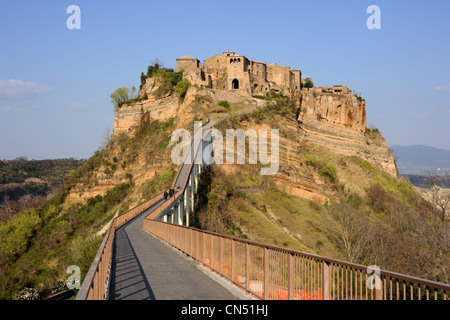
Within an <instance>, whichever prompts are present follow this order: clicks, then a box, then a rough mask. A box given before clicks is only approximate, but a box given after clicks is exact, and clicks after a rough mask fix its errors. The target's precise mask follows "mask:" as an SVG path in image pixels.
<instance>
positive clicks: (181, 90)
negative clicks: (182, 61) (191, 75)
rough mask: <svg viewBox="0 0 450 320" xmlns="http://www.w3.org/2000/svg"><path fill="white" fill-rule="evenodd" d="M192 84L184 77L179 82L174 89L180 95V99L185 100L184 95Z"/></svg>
mask: <svg viewBox="0 0 450 320" xmlns="http://www.w3.org/2000/svg"><path fill="white" fill-rule="evenodd" d="M190 86H191V82H190V81H189V80H188V79H182V80H181V81H180V82H178V83H177V85H176V86H175V89H174V91H175V92H176V93H177V94H178V95H179V97H180V100H184V97H185V96H186V93H187V91H188V89H189V87H190Z"/></svg>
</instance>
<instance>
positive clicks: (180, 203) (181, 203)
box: [177, 199, 184, 226]
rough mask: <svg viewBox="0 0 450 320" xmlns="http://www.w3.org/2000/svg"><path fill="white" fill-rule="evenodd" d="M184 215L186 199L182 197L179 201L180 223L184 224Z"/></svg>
mask: <svg viewBox="0 0 450 320" xmlns="http://www.w3.org/2000/svg"><path fill="white" fill-rule="evenodd" d="M183 215H184V199H181V200H180V202H179V203H178V222H177V223H178V225H180V226H182V225H183Z"/></svg>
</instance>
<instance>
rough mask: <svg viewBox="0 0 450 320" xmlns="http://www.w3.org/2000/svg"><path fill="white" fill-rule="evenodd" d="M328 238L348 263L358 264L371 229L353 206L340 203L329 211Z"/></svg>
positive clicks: (366, 220)
mask: <svg viewBox="0 0 450 320" xmlns="http://www.w3.org/2000/svg"><path fill="white" fill-rule="evenodd" d="M330 216H331V218H332V220H331V221H328V223H327V224H326V225H327V231H328V236H329V238H330V239H331V241H333V242H334V243H335V244H336V246H337V247H338V248H339V249H340V250H341V252H342V253H343V254H344V255H345V257H346V258H347V259H348V260H349V261H350V262H358V261H359V260H360V259H362V258H363V252H364V250H365V249H366V248H367V246H368V241H369V239H370V233H371V229H370V228H369V227H368V226H369V223H368V222H369V221H368V219H367V218H366V217H365V216H364V214H363V213H362V212H360V211H359V210H358V209H357V208H356V207H355V206H354V205H352V204H350V203H346V202H344V201H342V202H341V203H340V204H339V205H338V206H336V207H332V208H331V210H330Z"/></svg>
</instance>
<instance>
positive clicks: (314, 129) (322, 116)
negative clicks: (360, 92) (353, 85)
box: [297, 91, 397, 177]
mask: <svg viewBox="0 0 450 320" xmlns="http://www.w3.org/2000/svg"><path fill="white" fill-rule="evenodd" d="M298 103H299V112H298V117H297V121H298V125H299V128H300V129H301V136H302V138H304V139H307V140H309V141H312V142H314V143H317V144H320V145H323V146H326V147H328V148H329V149H331V150H333V151H334V152H337V153H339V154H343V155H348V156H353V155H355V156H359V157H360V158H362V159H364V160H367V161H369V162H370V163H371V164H372V165H374V166H378V167H380V168H381V169H383V170H384V171H386V172H387V173H389V174H390V175H392V176H393V177H395V176H396V175H397V171H396V167H395V163H394V156H393V153H392V152H390V151H389V150H388V149H387V147H386V141H385V139H384V138H383V137H382V136H381V134H379V133H378V132H370V131H367V130H366V124H367V119H366V109H365V101H364V100H363V99H361V98H358V97H356V96H354V95H353V94H351V93H345V94H337V93H325V92H323V93H317V92H308V91H306V92H302V93H301V94H299V96H298Z"/></svg>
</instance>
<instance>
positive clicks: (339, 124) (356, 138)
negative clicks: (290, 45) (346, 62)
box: [98, 79, 396, 203]
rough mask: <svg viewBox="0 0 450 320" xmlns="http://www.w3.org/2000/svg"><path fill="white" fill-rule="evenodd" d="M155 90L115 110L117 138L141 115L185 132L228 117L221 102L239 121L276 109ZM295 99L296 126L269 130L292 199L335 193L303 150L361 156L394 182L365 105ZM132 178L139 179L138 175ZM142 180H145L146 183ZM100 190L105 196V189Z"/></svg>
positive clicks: (211, 94) (348, 99)
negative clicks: (276, 138) (198, 122)
mask: <svg viewBox="0 0 450 320" xmlns="http://www.w3.org/2000/svg"><path fill="white" fill-rule="evenodd" d="M156 89H157V86H156V85H155V84H154V82H153V81H151V79H148V80H147V82H146V83H145V85H144V86H143V87H142V88H141V90H140V93H139V94H140V95H144V94H147V96H148V99H147V100H145V101H142V102H137V103H134V104H125V105H123V106H121V107H120V108H118V109H117V110H116V112H115V121H114V134H113V136H117V135H120V133H127V134H130V132H131V129H132V128H133V126H135V125H136V124H138V123H139V121H140V119H141V117H142V113H143V112H148V113H149V114H150V117H151V118H152V119H157V120H161V121H164V120H167V119H170V118H173V119H174V121H175V127H187V126H189V124H190V122H192V120H193V119H204V120H206V118H207V117H215V116H217V114H218V113H224V114H227V110H219V109H220V108H219V109H218V102H219V101H222V100H227V101H228V102H229V103H230V104H232V111H231V112H232V114H235V115H236V114H238V113H240V111H244V112H249V111H251V110H256V109H257V108H264V107H265V106H266V104H267V103H274V102H273V100H272V102H271V101H268V100H261V99H256V98H252V97H251V96H249V95H248V92H247V91H245V92H244V91H240V90H236V91H220V90H209V89H200V88H197V87H194V86H191V87H190V88H189V90H188V92H187V94H186V96H185V98H184V100H180V99H179V98H178V96H177V95H175V94H168V95H166V96H163V97H156V96H155V94H154V92H155V90H156ZM292 98H293V100H294V101H295V102H296V104H297V113H296V116H295V117H296V119H294V118H293V119H292V120H293V121H290V120H289V121H286V119H283V118H280V119H277V120H276V121H275V119H272V122H271V123H270V125H269V126H270V127H271V128H279V129H280V131H281V132H282V134H281V136H280V170H279V172H278V173H277V174H276V175H274V176H273V177H272V179H273V181H274V182H275V183H276V184H277V185H278V186H279V187H282V188H283V189H284V190H285V191H287V192H288V193H290V194H294V195H298V196H301V197H304V198H308V199H311V200H314V201H316V202H318V203H324V202H326V201H328V200H330V199H332V198H333V192H330V190H328V189H327V188H326V183H325V181H324V178H323V177H322V176H320V175H319V174H318V173H317V171H314V170H310V169H309V168H307V166H305V165H304V164H305V160H304V151H305V150H302V148H303V147H304V146H305V145H307V143H310V144H311V143H312V144H314V145H317V146H319V147H320V146H322V147H325V148H326V149H328V150H330V151H331V152H332V153H335V154H338V155H342V156H349V157H351V156H357V157H359V158H361V159H363V160H365V161H368V162H369V163H370V164H371V165H373V166H375V167H377V168H379V169H381V170H383V171H384V172H387V173H388V174H389V175H391V176H392V177H396V167H395V163H394V157H393V154H392V153H391V152H390V151H389V150H388V149H387V147H386V142H385V139H384V138H383V137H382V135H381V134H380V133H378V132H371V131H370V130H369V131H368V130H367V129H366V124H367V119H366V109H365V101H364V100H363V99H361V98H358V97H356V96H355V95H353V94H351V93H341V94H339V93H327V92H314V91H313V92H311V91H302V92H301V93H299V94H298V95H297V96H292ZM230 114H231V113H230ZM230 114H228V115H230ZM295 120H296V121H295ZM248 125H249V124H248V123H246V122H245V121H244V122H241V123H240V126H241V128H242V129H244V130H246V129H249V128H250V127H248ZM250 126H251V127H252V128H253V129H258V126H255V123H250ZM266 127H267V125H266ZM264 128H265V127H264ZM268 128H269V127H267V128H265V129H268ZM221 129H225V128H221ZM269 129H270V128H269ZM324 157H329V156H328V155H325V156H324ZM225 170H233V169H232V168H228V169H225ZM151 171H153V170H151ZM133 175H134V176H136V177H137V176H138V174H137V172H134V173H133ZM136 180H139V179H135V181H136ZM144 180H146V179H143V180H142V181H144ZM136 182H137V181H136ZM98 187H100V186H98ZM101 189H102V193H103V192H104V190H105V189H104V188H101Z"/></svg>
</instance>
